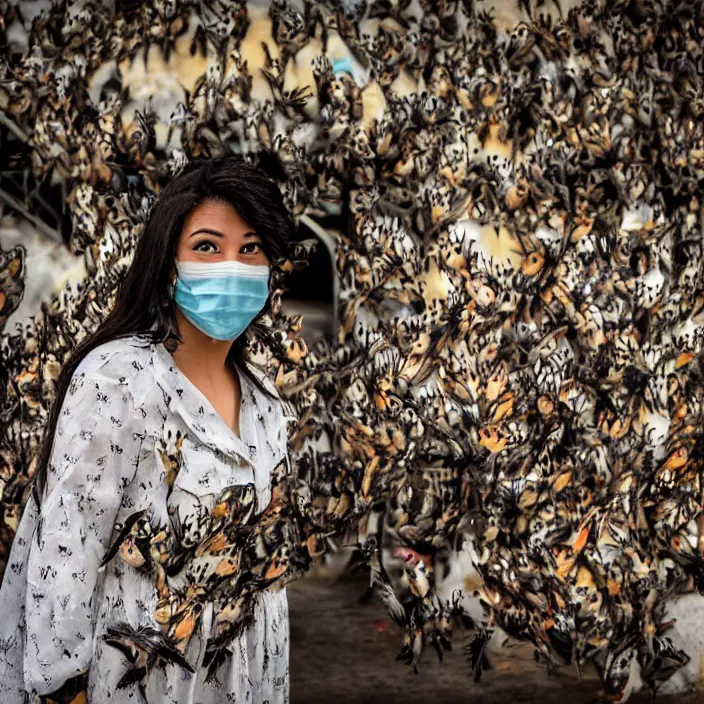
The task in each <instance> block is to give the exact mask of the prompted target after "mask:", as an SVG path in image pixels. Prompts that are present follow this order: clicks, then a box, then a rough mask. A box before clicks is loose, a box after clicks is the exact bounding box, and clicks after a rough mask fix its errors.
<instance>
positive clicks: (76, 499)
mask: <svg viewBox="0 0 704 704" xmlns="http://www.w3.org/2000/svg"><path fill="white" fill-rule="evenodd" d="M139 430H140V428H139V423H138V419H137V411H136V409H135V407H134V403H133V402H132V397H131V394H130V393H129V391H128V389H127V386H126V384H125V383H124V378H123V379H120V381H118V380H116V379H110V378H106V377H103V376H102V375H101V374H100V372H89V373H83V374H78V373H76V374H74V376H73V378H72V379H71V382H70V385H69V388H68V390H67V393H66V396H65V398H64V402H63V404H62V407H61V412H60V416H59V419H58V422H57V426H56V434H55V438H54V444H53V447H52V453H51V457H50V460H49V467H48V472H47V486H46V489H45V492H44V496H43V499H42V502H41V509H40V512H39V521H38V526H37V532H36V534H35V536H34V537H33V539H32V544H31V548H30V553H29V557H28V563H27V592H26V602H25V604H26V647H25V654H24V683H25V688H26V690H27V691H29V692H32V693H35V694H39V695H44V694H50V693H52V692H54V691H56V690H57V689H59V688H60V687H61V686H62V685H63V684H64V683H65V682H66V681H67V680H69V679H72V678H74V677H77V676H78V675H80V674H83V673H85V672H86V671H87V670H88V668H89V665H90V660H91V654H92V649H93V625H94V623H93V618H94V608H95V606H96V604H94V603H92V601H93V593H94V591H95V588H96V585H97V583H98V578H99V565H100V562H101V560H102V558H103V555H104V553H105V550H106V549H107V548H108V543H109V541H110V538H111V533H112V530H113V527H114V524H115V520H116V517H117V512H118V509H119V507H120V504H121V501H122V496H123V493H124V491H125V488H126V487H127V486H128V484H129V483H130V482H131V480H132V479H133V478H134V475H135V472H136V469H137V466H138V463H139V453H140V448H141V442H142V439H143V437H144V433H142V434H140V432H139ZM30 500H32V499H31V498H30Z"/></svg>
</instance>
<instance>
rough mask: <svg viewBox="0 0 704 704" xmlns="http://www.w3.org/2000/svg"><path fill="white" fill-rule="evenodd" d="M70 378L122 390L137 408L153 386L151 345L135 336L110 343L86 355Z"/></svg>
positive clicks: (152, 352) (99, 346)
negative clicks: (78, 378)
mask: <svg viewBox="0 0 704 704" xmlns="http://www.w3.org/2000/svg"><path fill="white" fill-rule="evenodd" d="M73 375H74V377H75V376H84V375H85V376H86V377H89V378H90V379H92V380H94V381H96V382H98V383H100V382H103V383H105V384H106V385H117V386H119V387H121V388H123V389H125V390H126V391H127V392H128V393H129V394H130V396H131V397H132V401H133V403H134V406H135V408H136V407H138V406H140V405H142V404H143V403H144V401H145V399H146V397H147V394H148V393H149V391H150V389H153V388H154V386H155V380H156V375H155V372H154V348H153V345H151V344H150V343H149V341H148V340H146V339H144V338H141V337H139V336H137V335H130V336H128V337H123V338H118V339H116V340H110V341H109V342H105V343H103V344H102V345H98V346H97V347H95V348H94V349H92V350H91V351H90V352H88V354H87V355H86V356H85V357H84V358H83V359H82V360H81V361H80V363H79V365H78V367H77V368H76V370H75V371H74V374H73Z"/></svg>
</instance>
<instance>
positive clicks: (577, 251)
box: [0, 0, 704, 698]
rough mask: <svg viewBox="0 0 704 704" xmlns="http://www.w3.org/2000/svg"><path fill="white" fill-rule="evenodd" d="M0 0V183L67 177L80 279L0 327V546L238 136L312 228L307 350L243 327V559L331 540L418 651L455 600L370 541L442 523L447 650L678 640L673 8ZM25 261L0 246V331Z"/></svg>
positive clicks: (684, 189) (690, 63)
mask: <svg viewBox="0 0 704 704" xmlns="http://www.w3.org/2000/svg"><path fill="white" fill-rule="evenodd" d="M0 7H2V24H1V25H0V30H2V32H3V33H4V37H5V38H6V39H10V38H14V39H13V41H5V42H3V47H4V48H3V52H4V55H3V60H2V65H1V67H0V70H1V74H0V109H1V110H2V111H3V115H2V122H1V124H0V130H1V133H0V134H1V136H2V140H3V152H4V156H3V162H4V163H3V169H5V170H6V171H8V172H10V171H17V170H19V171H22V170H24V171H25V172H26V173H27V174H29V185H27V186H26V187H27V188H28V189H29V188H32V187H36V186H38V185H39V184H49V185H50V186H51V185H53V186H56V187H61V188H63V189H65V193H66V198H65V209H66V210H65V212H66V214H67V217H68V218H69V219H70V227H69V228H68V231H69V232H70V248H71V250H72V251H73V252H77V253H82V254H83V257H84V260H85V265H86V269H87V272H88V274H87V276H86V278H85V280H84V281H83V282H82V283H81V285H80V286H79V287H78V288H77V289H67V290H65V291H62V292H60V293H59V294H58V295H56V296H55V297H54V298H53V300H52V303H51V305H49V306H45V307H44V308H43V310H42V311H41V314H39V315H38V316H37V317H36V319H35V320H32V321H30V322H29V323H26V324H25V325H24V326H23V327H22V328H21V329H6V330H5V332H4V335H3V338H2V354H3V357H2V384H3V389H2V396H1V397H0V401H1V408H0V413H1V414H2V419H3V428H2V438H1V446H0V448H1V449H0V452H1V457H2V460H1V462H2V463H1V464H0V496H2V511H3V513H2V516H3V522H2V524H0V555H2V554H6V552H7V549H8V547H9V544H10V541H11V538H12V534H13V530H14V528H15V526H16V523H17V520H18V516H19V513H20V510H21V506H22V504H23V502H24V500H25V498H26V495H27V486H28V482H29V481H30V480H31V477H32V474H33V468H34V464H33V463H34V456H35V452H36V449H37V443H38V440H39V437H40V431H41V428H42V423H43V421H44V419H45V417H46V414H47V409H48V405H49V403H50V401H51V398H52V394H53V389H54V381H55V378H56V373H57V370H58V369H59V367H60V364H61V363H62V361H63V360H64V359H65V357H66V354H67V353H68V351H69V350H70V349H71V348H72V347H73V346H74V345H75V344H76V342H78V341H79V340H80V339H82V338H83V337H84V336H85V335H86V334H87V333H89V332H90V331H92V330H93V329H94V328H95V326H96V325H97V324H98V322H99V321H100V320H101V318H102V317H103V315H104V311H105V310H106V309H107V308H108V307H109V306H110V304H111V301H112V296H113V294H114V291H115V287H116V286H117V284H118V283H119V281H120V277H121V275H122V274H123V272H124V270H125V267H126V266H127V264H128V262H129V261H130V256H131V253H132V250H133V247H134V243H135V241H136V238H137V237H138V236H139V231H140V225H141V223H143V221H144V219H145V217H146V216H147V214H148V212H149V207H150V204H151V202H152V199H153V196H154V194H155V193H158V191H159V188H160V187H161V186H162V185H163V184H164V183H165V182H167V181H168V179H169V178H170V177H171V176H172V175H173V174H175V173H177V172H178V171H179V170H180V168H182V166H183V165H184V164H185V163H186V162H187V161H188V160H189V159H191V158H194V157H198V156H215V155H219V154H222V153H225V152H234V153H244V154H246V155H247V158H249V159H251V160H253V161H255V162H257V163H260V164H261V165H262V166H264V167H265V168H267V169H268V170H269V172H270V173H271V174H272V175H273V176H274V177H275V178H277V180H278V181H279V183H280V186H281V189H282V192H283V193H284V195H285V198H286V202H287V204H288V206H289V207H290V208H291V210H292V211H293V213H294V214H295V215H296V217H299V218H300V217H301V216H303V215H306V216H308V217H310V218H312V219H313V220H316V219H318V220H322V219H327V220H329V219H330V218H333V219H336V221H337V223H338V225H339V232H340V233H341V234H338V235H336V242H335V245H336V246H335V254H336V257H335V268H336V274H337V277H338V280H339V301H338V303H339V307H340V315H339V327H338V334H337V336H336V337H335V338H333V339H324V340H321V341H319V342H316V343H315V346H311V348H310V349H307V347H306V345H305V343H303V341H302V339H301V337H300V335H299V332H300V329H301V319H300V318H299V317H288V316H284V315H282V314H278V315H274V317H273V319H271V320H268V321H267V328H266V330H264V331H263V332H262V334H261V335H260V336H258V337H255V336H252V339H251V353H252V357H253V359H255V360H256V361H257V362H258V363H259V364H261V365H263V366H266V367H268V368H269V369H270V371H271V372H272V374H273V375H274V376H275V378H276V382H277V386H278V388H279V389H280V390H281V393H282V394H283V395H284V396H285V398H286V399H287V401H288V402H289V403H290V409H291V412H292V414H294V415H296V416H297V418H298V421H297V423H296V424H295V427H292V429H291V448H292V453H293V457H294V460H295V464H296V469H297V471H296V472H295V476H294V477H293V478H290V477H289V478H282V479H281V495H282V496H283V497H284V498H283V499H282V501H283V503H281V504H279V505H277V508H276V510H275V511H273V512H272V513H271V514H270V515H269V516H268V517H267V518H266V520H263V521H262V522H261V523H260V524H259V525H257V526H253V527H252V531H254V532H255V533H257V534H258V535H259V537H260V538H261V540H263V543H261V544H263V545H264V546H265V547H266V546H273V545H276V544H277V543H278V544H280V541H278V540H269V538H272V537H274V536H278V537H279V538H280V537H281V536H282V535H283V536H286V538H287V541H288V542H287V547H286V549H285V550H283V551H282V549H281V548H278V552H277V554H276V555H275V556H271V555H269V556H268V557H267V558H266V559H265V560H263V558H262V556H261V553H257V554H252V555H250V556H248V557H247V559H249V560H250V561H251V562H250V566H251V568H252V571H253V573H255V574H260V575H261V574H263V573H264V572H263V570H268V569H269V568H270V566H271V565H272V564H276V565H277V569H276V574H277V578H278V582H279V583H280V584H283V583H285V582H286V581H287V580H289V579H292V578H293V577H294V576H296V575H298V574H300V573H301V571H302V570H304V569H305V568H306V567H307V565H308V564H309V563H310V560H311V559H312V558H313V557H315V556H317V555H319V554H321V553H323V552H324V551H325V550H326V549H328V545H329V541H328V539H329V538H330V537H331V536H336V535H342V534H346V533H347V534H351V535H354V536H356V537H358V539H359V542H360V547H361V549H362V553H363V554H364V555H365V557H366V559H367V560H368V562H369V565H370V568H371V571H370V573H371V578H372V582H373V584H374V585H375V586H376V588H378V589H379V590H380V593H381V594H382V597H383V598H384V601H385V603H386V605H387V606H388V608H389V611H390V613H391V615H392V616H393V617H394V619H395V620H396V621H397V622H398V623H399V624H400V625H401V626H402V628H403V629H404V630H405V642H404V646H403V650H402V653H401V655H400V658H401V659H402V660H404V661H406V662H408V663H409V664H411V665H412V666H413V667H415V666H416V664H417V661H418V659H419V657H420V655H421V653H422V651H423V649H424V648H425V646H427V645H432V646H434V647H435V648H436V649H437V650H438V651H439V652H441V651H442V649H443V648H444V647H446V646H447V645H448V643H449V639H450V636H451V631H452V626H453V623H454V622H455V617H457V616H459V617H461V615H462V614H461V612H462V610H463V606H462V602H461V601H460V600H458V599H456V598H454V596H453V598H448V599H444V598H443V599H440V598H439V597H438V596H437V592H436V589H435V581H436V580H435V575H434V572H433V569H432V568H428V569H425V568H424V565H423V563H422V562H418V563H416V564H410V563H409V564H408V565H407V567H406V570H405V572H406V574H405V577H406V581H405V584H406V586H405V587H404V589H403V591H400V590H399V589H397V590H394V589H393V588H392V586H391V584H390V583H389V581H388V575H387V574H386V571H385V570H384V567H383V564H382V562H381V556H382V555H383V552H382V550H381V548H382V547H383V545H384V544H386V543H387V542H388V541H394V542H396V543H398V544H401V545H407V546H409V547H412V548H414V549H416V550H417V551H418V552H422V553H425V552H433V551H438V555H439V556H441V555H442V554H443V552H444V551H446V550H448V546H457V545H459V544H461V543H462V541H466V543H465V544H466V545H469V546H470V549H471V554H472V555H473V558H474V564H475V567H476V569H477V570H478V572H479V574H480V576H481V585H480V586H479V587H478V588H477V589H476V591H475V594H474V596H475V597H476V599H478V600H479V602H480V603H481V604H482V606H483V607H484V609H485V614H486V616H485V618H484V619H483V620H482V621H480V622H477V619H476V618H475V619H474V620H473V622H472V623H470V619H468V618H465V619H464V623H465V625H467V626H471V627H472V628H473V629H474V630H473V633H474V639H473V641H472V643H473V649H472V652H474V653H475V654H476V653H479V654H480V655H481V652H482V648H483V644H484V643H485V642H486V640H487V639H488V638H489V637H490V635H491V631H492V629H494V628H501V629H503V630H504V631H505V632H506V633H508V634H509V635H511V636H514V637H517V638H522V639H529V640H530V641H531V642H532V643H533V644H534V645H535V647H536V651H537V653H538V654H539V656H540V658H541V659H543V660H544V661H546V662H548V663H550V664H553V665H558V664H564V663H576V664H577V665H578V666H579V667H583V666H585V665H587V664H588V663H594V664H595V665H596V667H597V669H598V670H599V672H600V673H601V675H602V678H603V682H604V689H605V692H606V694H607V695H609V696H610V697H612V698H618V697H619V696H623V697H626V696H627V695H628V693H629V692H630V691H631V689H632V688H633V681H632V673H633V672H634V669H636V670H638V671H639V673H640V679H641V680H642V682H643V683H645V684H646V685H648V686H650V687H652V688H654V689H655V688H657V687H658V686H659V685H660V684H661V683H662V682H663V681H665V680H667V679H668V678H669V677H670V676H671V675H672V674H673V673H675V672H677V670H678V669H680V668H682V666H684V665H686V664H687V663H688V659H689V657H690V656H692V657H695V658H696V659H698V653H689V654H688V653H686V652H684V651H683V650H681V649H679V648H678V647H676V646H675V645H673V644H672V643H671V642H670V641H669V640H668V635H667V625H668V624H667V623H665V619H664V608H665V605H666V604H667V603H668V602H671V601H672V600H673V599H675V598H676V597H677V596H678V595H680V594H684V593H690V594H697V593H698V592H699V591H700V590H702V589H704V559H703V551H704V533H702V530H701V528H702V526H703V525H704V521H703V520H702V512H701V509H702V492H703V491H704V487H702V483H701V477H702V475H701V470H702V449H703V448H704V435H703V431H702V400H701V398H702V390H703V385H702V372H703V367H702V324H703V323H704V306H703V304H704V288H703V282H702V255H703V252H702V213H703V211H702V208H701V204H700V199H701V192H702V191H701V186H702V179H703V178H704V123H703V121H702V112H703V110H704V90H703V85H702V75H703V73H704V54H703V52H702V47H704V6H703V4H702V2H701V1H700V0H685V1H683V2H680V1H679V0H677V1H675V0H671V1H670V0H665V1H662V2H660V1H659V0H616V1H609V2H606V1H605V0H587V1H586V2H583V3H581V4H579V3H575V2H570V3H569V4H562V3H560V2H559V1H558V0H553V1H552V2H547V3H541V2H531V1H528V2H523V1H521V2H519V3H517V4H515V5H514V4H513V3H503V2H502V3H497V4H496V5H495V6H492V5H490V4H489V3H480V2H476V3H475V2H472V1H471V0H465V1H464V2H458V1H453V0H398V1H388V0H380V1H379V2H373V3H372V2H370V3H366V2H364V0H362V1H361V2H354V3H346V4H345V5H343V6H340V5H337V4H335V3H333V2H329V3H306V4H305V5H304V4H297V5H295V6H294V5H289V4H287V3H286V1H285V0H274V1H273V2H272V3H271V4H270V5H269V6H268V7H265V6H260V5H257V6H254V5H250V6H248V5H247V4H245V3H243V2H237V1H236V0H216V2H213V3H207V4H201V3H199V2H188V1H184V2H178V1H177V0H161V1H159V2H155V3H150V4H148V5H147V4H141V3H130V2H122V3H119V2H118V3H117V6H116V8H114V9H112V8H111V9H109V8H108V7H107V5H104V4H100V3H98V2H64V3H61V4H59V5H58V6H56V7H54V8H53V9H51V10H50V11H45V12H44V13H42V14H39V15H38V16H37V17H36V18H35V19H34V21H33V24H31V27H30V26H29V20H27V19H26V18H24V17H23V16H22V8H21V6H13V5H10V4H8V2H7V0H5V1H4V2H1V3H0ZM22 27H27V28H26V29H24V30H23V29H22ZM311 246H312V244H311V243H309V242H305V243H301V244H299V245H298V246H297V247H296V249H295V251H294V253H293V256H292V259H291V260H290V261H287V262H284V263H282V267H281V272H280V273H281V274H282V275H283V274H284V273H285V272H286V271H290V270H291V269H292V268H294V267H300V266H303V265H304V264H305V261H306V259H307V257H308V256H309V250H310V247H311ZM24 273H25V272H24V266H23V255H22V252H21V250H17V249H14V250H12V251H9V252H5V253H3V258H2V273H1V274H0V283H1V284H2V298H1V299H0V300H1V301H2V306H0V320H2V321H4V320H5V319H6V317H7V315H9V313H10V312H11V311H12V310H13V309H14V307H16V305H17V303H18V301H19V299H20V298H21V291H22V279H23V276H24ZM29 275H30V276H31V272H30V274H29ZM279 280H280V282H281V289H280V291H279V293H278V294H277V299H280V296H281V292H282V291H283V288H284V287H285V282H284V279H283V278H281V277H280V279H279ZM279 302H280V301H279ZM278 311H279V306H277V307H276V308H275V313H276V312H278ZM370 516H373V517H374V518H375V525H377V526H378V530H376V529H375V530H372V529H371V528H370V527H369V525H368V524H367V522H368V519H369V517H370ZM272 549H273V548H272ZM267 565H268V566H269V567H267ZM267 573H268V572H267ZM238 588H240V587H238ZM245 592H246V589H245ZM243 593H244V592H243ZM401 602H403V603H401ZM244 611H245V610H243V613H244ZM474 613H475V615H476V612H474ZM472 660H473V665H474V666H475V667H476V670H477V671H476V676H477V678H478V677H479V675H480V671H479V668H480V666H481V660H482V658H481V657H476V658H475V657H472Z"/></svg>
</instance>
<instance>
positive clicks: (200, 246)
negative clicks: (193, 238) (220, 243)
mask: <svg viewBox="0 0 704 704" xmlns="http://www.w3.org/2000/svg"><path fill="white" fill-rule="evenodd" d="M204 247H212V248H213V249H205V248H204ZM193 249H194V250H196V251H197V252H211V251H212V252H217V249H218V248H217V247H216V246H215V245H214V244H213V243H212V242H211V241H210V240H201V241H200V242H198V244H197V245H196V246H195V247H194V248H193Z"/></svg>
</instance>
